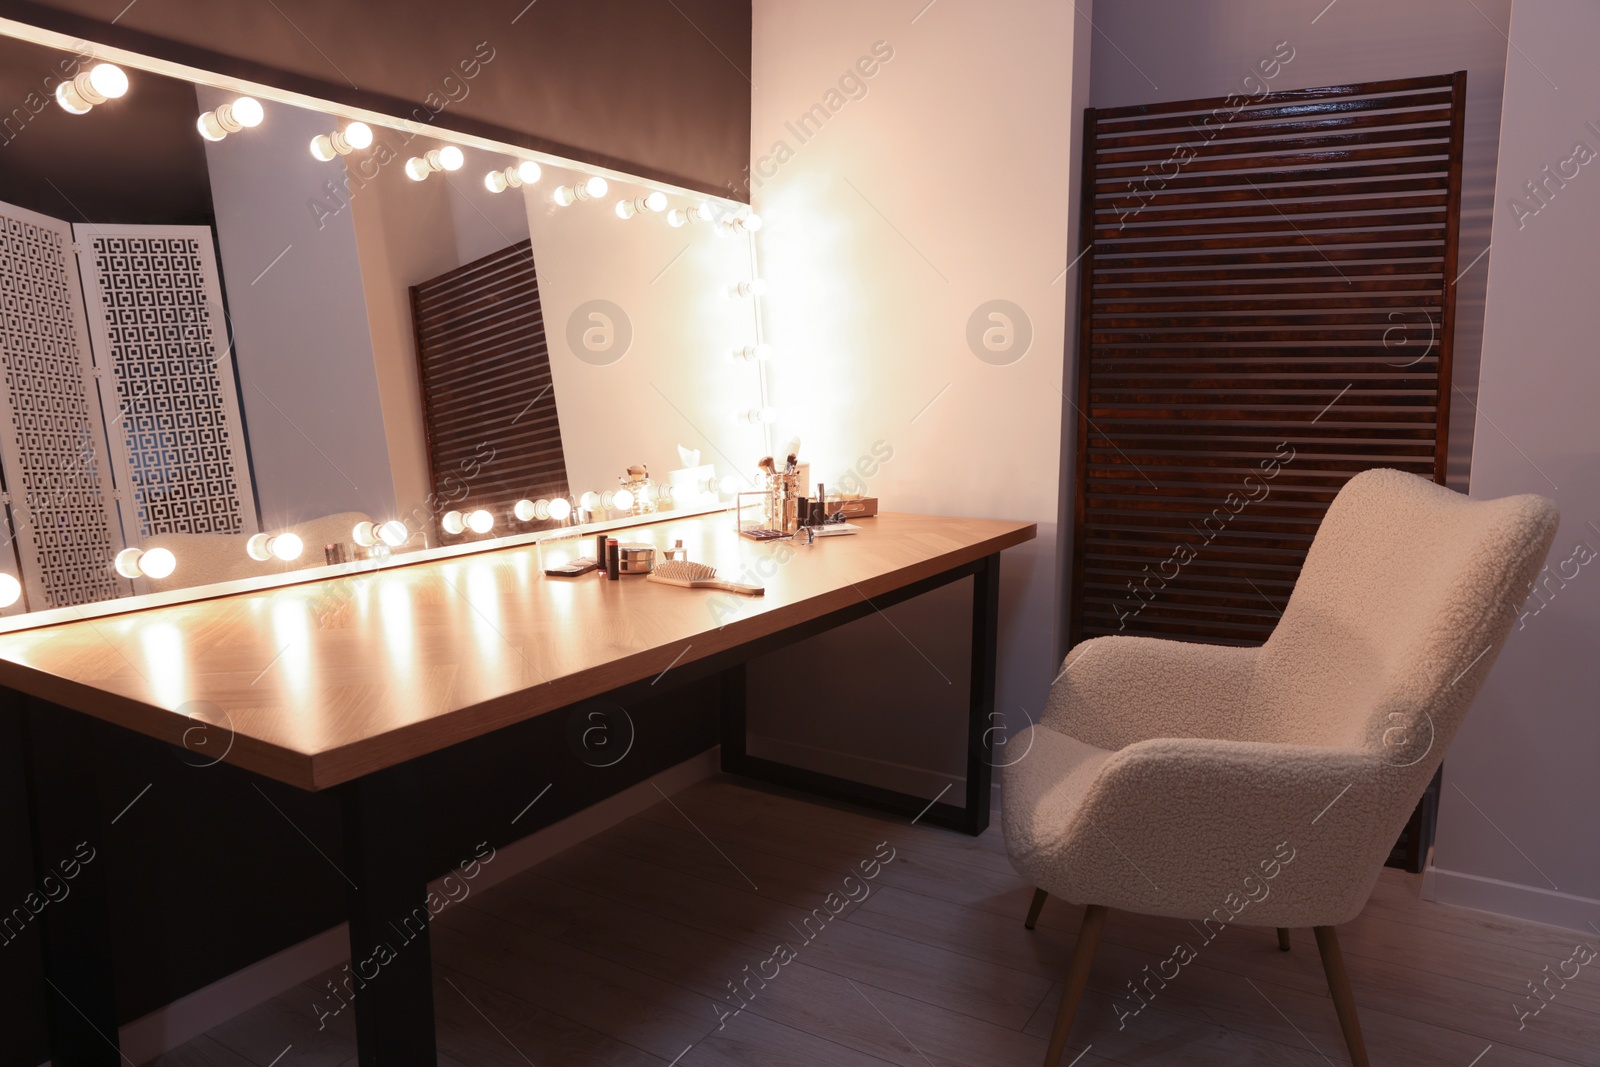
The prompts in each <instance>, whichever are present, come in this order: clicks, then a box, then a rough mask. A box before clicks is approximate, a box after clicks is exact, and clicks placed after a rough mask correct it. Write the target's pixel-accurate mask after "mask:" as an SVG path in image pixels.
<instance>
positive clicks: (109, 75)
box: [89, 63, 172, 578]
mask: <svg viewBox="0 0 1600 1067" xmlns="http://www.w3.org/2000/svg"><path fill="white" fill-rule="evenodd" d="M89 84H90V85H92V86H94V91H95V92H97V93H99V94H100V95H101V96H103V97H105V98H106V99H107V100H115V99H117V98H118V97H120V96H122V95H123V94H124V93H126V92H127V91H128V76H127V75H126V74H124V73H123V71H122V68H121V67H119V66H117V65H115V64H114V63H96V64H95V66H94V69H93V70H91V71H90V72H89ZM155 551H158V552H164V551H166V550H165V549H156V550H155ZM167 554H168V555H169V556H170V555H171V554H172V553H170V552H168V553H167ZM171 573H172V572H171V571H168V572H167V574H171ZM151 577H154V578H165V577H166V575H165V574H154V575H151Z"/></svg>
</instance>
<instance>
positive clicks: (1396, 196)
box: [1069, 73, 1465, 644]
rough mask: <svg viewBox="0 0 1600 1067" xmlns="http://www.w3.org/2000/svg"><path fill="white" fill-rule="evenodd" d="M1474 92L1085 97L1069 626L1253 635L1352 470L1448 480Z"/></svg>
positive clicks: (1272, 618)
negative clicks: (1460, 233) (1465, 129)
mask: <svg viewBox="0 0 1600 1067" xmlns="http://www.w3.org/2000/svg"><path fill="white" fill-rule="evenodd" d="M1464 90H1465V75H1464V74H1459V73H1458V74H1454V75H1446V76H1441V77H1432V78H1415V79H1406V80H1400V81H1389V82H1381V83H1366V84H1358V85H1346V86H1331V87H1325V88H1319V89H1306V90H1296V91H1292V92H1285V93H1274V94H1272V95H1270V96H1268V97H1265V98H1262V99H1261V100H1259V101H1255V102H1251V103H1249V104H1246V105H1245V106H1243V107H1241V108H1238V109H1237V110H1233V109H1232V108H1227V105H1226V104H1225V101H1224V100H1222V99H1216V100H1188V101H1177V102H1173V103H1168V104H1155V105H1145V106H1141V107H1131V108H1115V109H1101V110H1095V111H1091V112H1090V113H1089V116H1088V121H1087V122H1086V124H1085V134H1084V137H1085V144H1084V159H1085V172H1084V178H1085V180H1084V184H1083V189H1084V193H1083V203H1082V213H1083V228H1082V229H1083V234H1084V237H1083V241H1084V242H1085V245H1084V247H1082V248H1081V249H1080V251H1081V252H1082V253H1083V259H1082V260H1081V262H1082V267H1081V268H1080V287H1081V288H1080V308H1081V322H1080V343H1079V381H1078V397H1079V400H1078V405H1077V406H1078V408H1079V409H1080V410H1081V411H1082V413H1083V417H1081V418H1080V419H1079V420H1078V455H1077V472H1078V484H1077V500H1076V510H1075V528H1076V538H1075V542H1074V565H1073V590H1072V598H1071V609H1070V610H1071V616H1070V619H1069V630H1070V633H1071V637H1072V640H1073V641H1074V642H1076V641H1080V640H1083V639H1085V638H1089V637H1095V636H1099V635H1102V634H1117V633H1122V634H1150V635H1159V636H1164V637H1172V638H1179V639H1184V640H1198V641H1207V642H1213V643H1224V644H1259V643H1260V642H1262V641H1264V640H1265V639H1266V637H1267V636H1268V635H1269V634H1270V633H1271V632H1272V629H1273V627H1274V625H1275V624H1276V622H1277V619H1278V616H1279V614H1280V613H1281V611H1282V609H1283V607H1284V604H1285V603H1286V602H1287V599H1288V596H1289V593H1290V592H1291V591H1292V589H1293V587H1294V581H1295V579H1296V577H1297V576H1298V575H1299V571H1300V566H1301V564H1302V563H1303V562H1304V559H1305V553H1306V551H1307V549H1308V548H1309V546H1310V544H1311V539H1312V538H1313V537H1314V536H1315V534H1316V530H1317V526H1318V524H1319V523H1320V521H1321V519H1322V516H1323V514H1324V513H1325V511H1326V509H1327V507H1328V505H1329V503H1330V502H1331V501H1332V500H1333V498H1334V495H1335V494H1336V493H1337V492H1338V490H1339V487H1340V486H1342V485H1343V484H1344V483H1345V481H1347V480H1348V479H1349V478H1350V477H1351V476H1352V475H1354V474H1356V473H1358V472H1359V471H1362V470H1365V469H1368V468H1370V467H1377V466H1385V467H1396V468H1399V469H1401V470H1408V471H1414V472H1416V473H1419V474H1423V475H1425V476H1429V477H1433V478H1435V479H1438V480H1442V478H1443V473H1444V460H1445V440H1444V435H1445V427H1446V426H1447V425H1448V394H1449V372H1450V348H1451V342H1452V332H1453V321H1454V308H1453V292H1452V291H1451V289H1450V286H1449V284H1448V283H1449V281H1450V280H1451V279H1452V278H1454V277H1455V273H1456V248H1457V226H1458V218H1459V211H1460V195H1461V193H1460V183H1461V163H1460V160H1461V141H1462V115H1463V106H1464ZM1234 103H1235V104H1237V103H1238V101H1237V100H1235V101H1234ZM1219 108H1227V109H1226V110H1224V111H1217V110H1216V109H1219ZM1180 158H1181V161H1178V160H1180ZM1247 478H1249V479H1251V480H1250V481H1248V482H1247V481H1246V479H1247ZM1250 497H1253V499H1250ZM1180 548H1181V549H1185V550H1186V551H1192V552H1193V558H1192V559H1188V560H1187V561H1186V562H1184V563H1182V564H1181V565H1177V566H1174V564H1173V562H1172V561H1173V559H1174V554H1175V553H1176V552H1178V551H1179V550H1180ZM1174 572H1175V573H1174Z"/></svg>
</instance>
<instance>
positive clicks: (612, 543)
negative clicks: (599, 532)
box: [606, 537, 622, 582]
mask: <svg viewBox="0 0 1600 1067" xmlns="http://www.w3.org/2000/svg"><path fill="white" fill-rule="evenodd" d="M606 577H607V578H609V579H610V580H611V581H613V582H614V581H616V580H617V579H618V578H621V577H622V546H621V545H619V544H617V539H616V538H615V537H608V538H606Z"/></svg>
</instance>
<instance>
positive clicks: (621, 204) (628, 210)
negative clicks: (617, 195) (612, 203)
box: [617, 200, 639, 219]
mask: <svg viewBox="0 0 1600 1067" xmlns="http://www.w3.org/2000/svg"><path fill="white" fill-rule="evenodd" d="M638 210H639V209H638V208H636V207H634V206H633V201H632V200H618V201H617V218H619V219H631V218H633V216H634V214H635V213H637V211H638Z"/></svg>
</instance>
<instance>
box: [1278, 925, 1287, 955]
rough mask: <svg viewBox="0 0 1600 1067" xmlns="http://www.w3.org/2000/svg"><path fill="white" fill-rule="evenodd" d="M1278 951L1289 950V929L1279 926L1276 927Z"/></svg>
mask: <svg viewBox="0 0 1600 1067" xmlns="http://www.w3.org/2000/svg"><path fill="white" fill-rule="evenodd" d="M1278 951H1279V952H1288V951H1289V931H1288V930H1285V929H1284V928H1283V927H1281V926H1280V927H1278Z"/></svg>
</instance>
